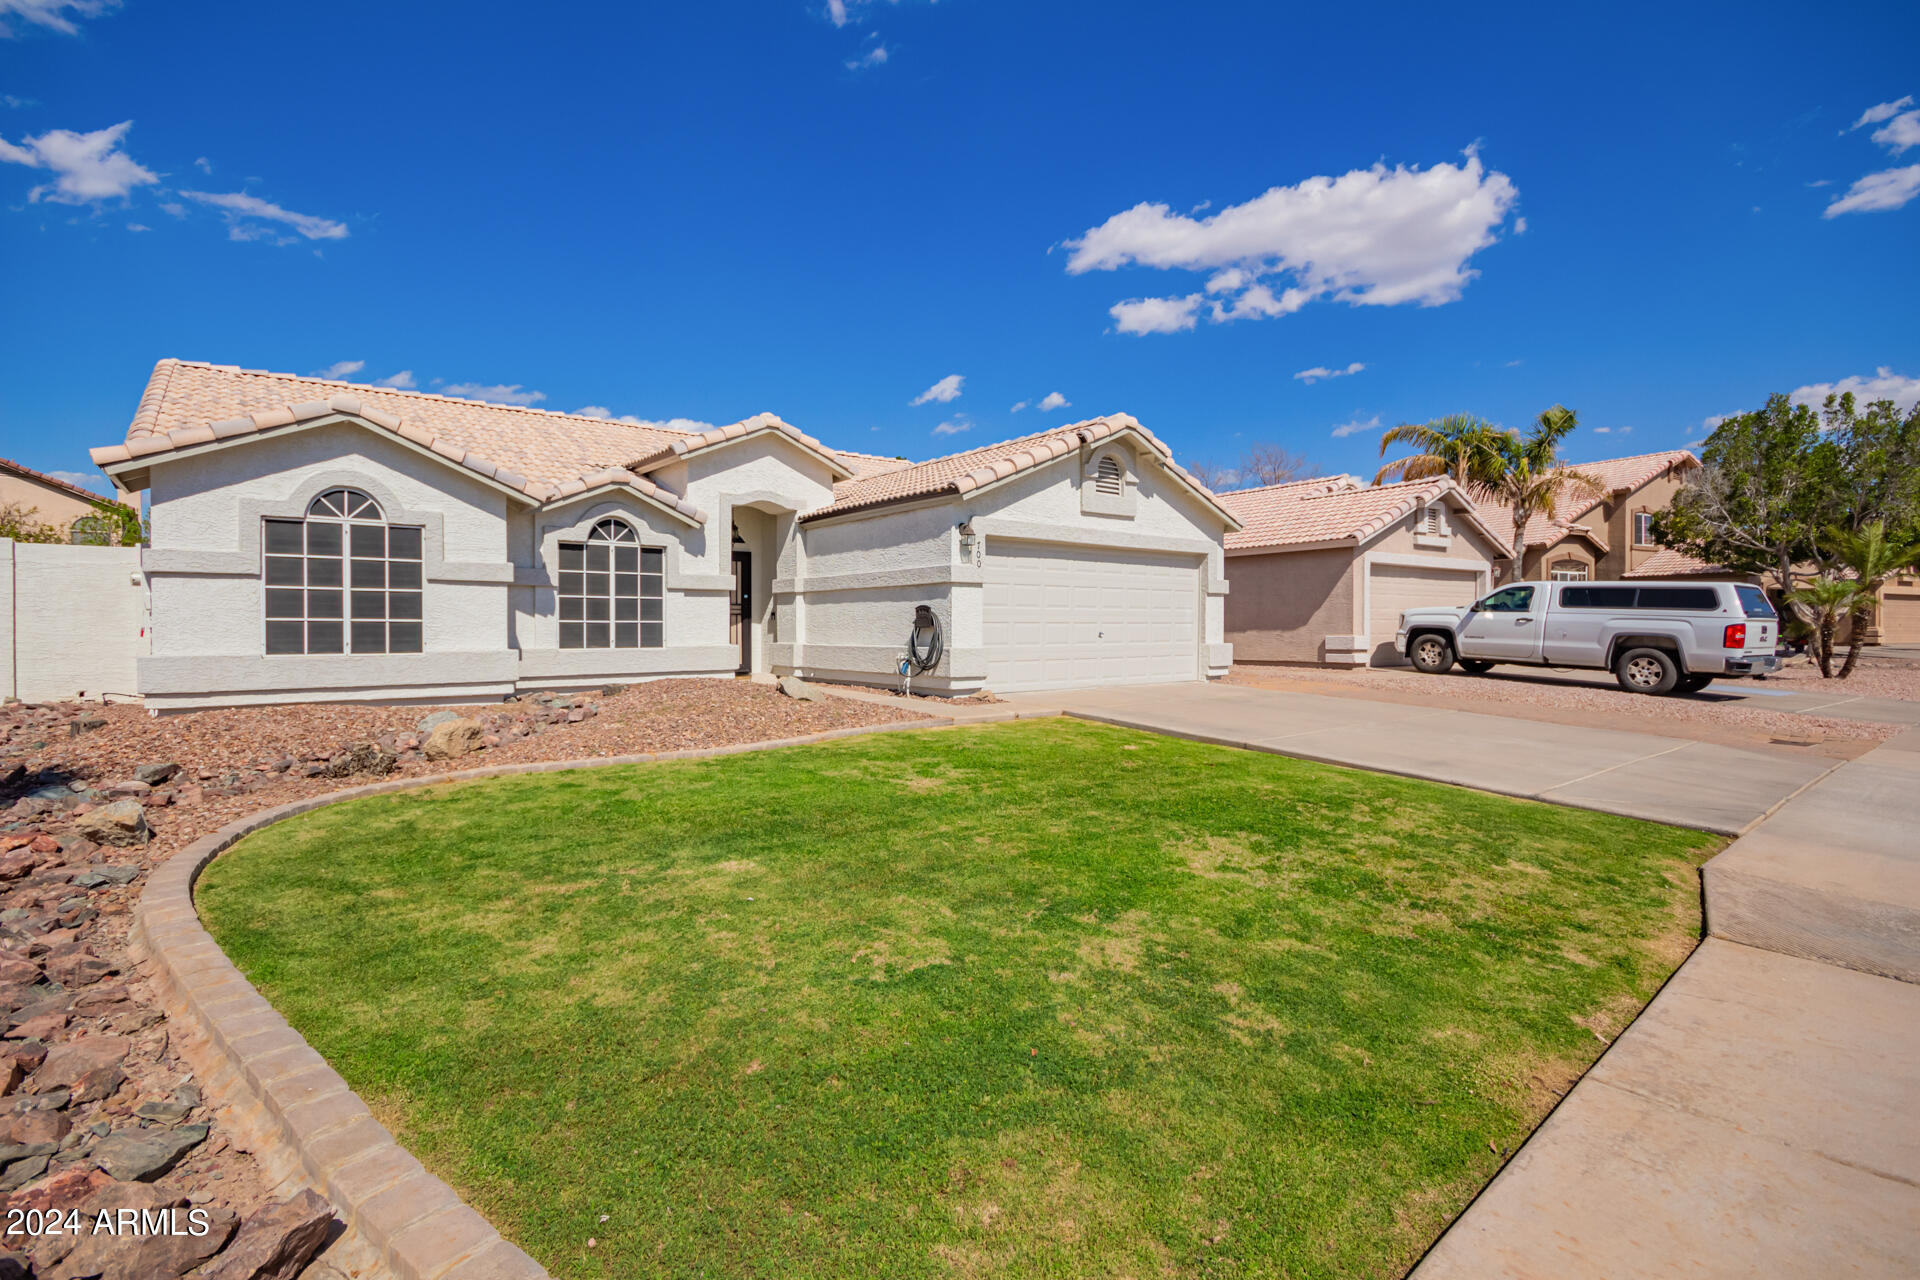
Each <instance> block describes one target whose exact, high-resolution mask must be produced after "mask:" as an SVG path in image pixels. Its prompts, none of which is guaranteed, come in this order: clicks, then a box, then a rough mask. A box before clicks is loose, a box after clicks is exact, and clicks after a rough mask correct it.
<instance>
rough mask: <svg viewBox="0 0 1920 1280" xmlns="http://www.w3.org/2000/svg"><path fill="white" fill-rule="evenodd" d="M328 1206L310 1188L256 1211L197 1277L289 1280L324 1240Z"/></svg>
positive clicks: (329, 1213)
mask: <svg viewBox="0 0 1920 1280" xmlns="http://www.w3.org/2000/svg"><path fill="white" fill-rule="evenodd" d="M332 1222H333V1206H332V1205H330V1204H328V1203H327V1201H326V1200H325V1199H324V1198H323V1197H322V1196H321V1195H320V1194H319V1193H318V1192H315V1191H311V1190H309V1191H302V1192H301V1193H300V1194H299V1195H297V1196H294V1197H292V1198H291V1199H288V1200H283V1201H281V1202H280V1203H279V1204H269V1205H267V1206H265V1207H264V1208H261V1209H259V1210H256V1211H255V1212H254V1215H253V1216H252V1217H251V1218H248V1219H247V1222H246V1225H245V1226H243V1227H241V1228H240V1234H239V1235H238V1236H236V1237H234V1241H233V1247H232V1248H230V1249H228V1250H227V1251H226V1253H225V1254H223V1255H222V1256H221V1257H220V1260H219V1261H218V1262H215V1263H214V1264H213V1265H212V1266H210V1267H208V1268H207V1269H206V1270H204V1271H202V1272H201V1273H200V1275H199V1277H198V1278H197V1280H293V1277H295V1276H297V1275H299V1274H300V1272H301V1270H302V1269H303V1268H305V1267H306V1265H307V1262H308V1261H309V1260H310V1259H311V1258H312V1257H313V1255H314V1254H315V1253H317V1252H319V1250H320V1246H321V1245H322V1244H324V1243H326V1239H327V1228H328V1227H329V1226H330V1225H331V1224H332Z"/></svg>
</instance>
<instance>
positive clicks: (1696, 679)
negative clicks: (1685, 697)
mask: <svg viewBox="0 0 1920 1280" xmlns="http://www.w3.org/2000/svg"><path fill="white" fill-rule="evenodd" d="M1712 683H1713V677H1712V676H1700V675H1684V676H1681V677H1680V684H1679V686H1678V687H1679V690H1680V692H1682V693H1698V692H1700V691H1701V690H1702V689H1704V688H1706V687H1707V686H1708V685H1710V684H1712Z"/></svg>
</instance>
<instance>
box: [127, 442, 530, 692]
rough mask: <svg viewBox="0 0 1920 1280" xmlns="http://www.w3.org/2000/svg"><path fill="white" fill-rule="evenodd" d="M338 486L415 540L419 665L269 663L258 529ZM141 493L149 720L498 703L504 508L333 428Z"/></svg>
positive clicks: (215, 463) (177, 470) (229, 455)
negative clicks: (163, 715)
mask: <svg viewBox="0 0 1920 1280" xmlns="http://www.w3.org/2000/svg"><path fill="white" fill-rule="evenodd" d="M336 485H349V486H352V487H354V488H358V489H360V490H362V491H363V492H365V493H367V494H368V495H369V496H371V497H372V498H373V499H374V500H375V501H376V502H378V503H380V505H381V508H382V510H383V512H384V513H385V515H386V517H387V519H388V521H389V522H390V523H394V524H418V525H420V526H422V529H423V537H422V542H423V544H424V549H425V559H426V564H425V578H426V582H425V587H424V592H423V599H422V615H423V616H422V622H423V626H422V648H423V651H422V652H421V653H418V654H383V655H371V654H362V655H340V654H326V655H321V654H311V655H276V656H273V657H268V656H267V655H266V651H265V649H266V638H265V623H264V620H263V619H264V596H263V591H264V586H263V583H262V579H261V569H262V560H261V551H260V539H261V522H262V520H263V518H264V517H265V516H268V515H275V516H280V515H285V516H295V517H297V516H299V515H301V514H302V513H304V511H305V510H306V505H307V503H308V502H309V501H311V500H312V498H313V497H314V496H315V495H316V494H318V493H319V492H321V491H322V490H324V489H327V488H331V487H334V486H336ZM151 486H152V488H151V494H150V498H149V511H150V519H151V521H152V530H153V532H152V546H151V547H150V548H149V549H148V551H147V554H146V569H147V576H148V580H149V583H150V592H151V616H152V622H151V627H150V632H149V651H148V652H147V653H146V654H145V655H143V656H142V657H141V658H140V677H139V683H140V688H141V691H142V692H143V693H145V694H146V696H147V700H148V705H149V706H152V707H155V708H156V709H159V710H173V709H180V708H185V707H192V706H205V705H221V704H226V703H233V702H248V701H292V700H296V699H298V700H335V699H353V700H372V699H380V700H388V699H407V698H414V699H443V700H444V699H449V698H461V697H498V696H500V695H502V694H504V693H506V692H509V691H511V689H512V687H513V678H514V661H513V656H512V651H511V649H510V648H509V646H508V631H509V627H508V619H509V601H508V589H509V586H510V584H511V583H512V582H513V565H512V563H511V562H510V561H509V559H508V550H507V533H508V521H507V508H508V505H509V499H508V498H507V497H506V495H505V494H504V493H501V492H499V491H497V490H494V489H491V488H489V487H488V486H486V485H485V484H483V483H482V482H480V481H479V480H478V479H477V478H471V477H468V476H465V475H462V474H461V473H459V472H457V471H455V470H453V469H451V468H449V467H447V466H446V465H444V464H443V463H441V462H439V461H437V460H429V459H428V458H426V457H423V456H421V455H420V454H419V453H416V452H414V451H412V450H410V449H408V448H407V447H405V446H404V445H402V444H399V443H398V442H395V441H392V440H390V439H387V438H383V437H382V436H380V435H378V434H376V433H374V432H372V431H369V430H366V429H364V428H360V427H355V426H352V425H349V424H344V423H335V424H331V425H325V426H319V427H315V428H312V429H310V430H306V431H298V432H293V433H289V434H285V435H281V436H277V437H275V438H274V439H273V440H271V441H260V442H258V443H250V444H248V445H245V446H240V447H235V448H228V449H222V450H218V451H214V452H209V453H205V454H201V455H198V456H188V457H180V458H169V459H166V460H163V461H159V462H156V463H155V464H154V466H153V470H152V481H151ZM450 656H457V658H458V661H452V662H450V661H448V658H449V657H450Z"/></svg>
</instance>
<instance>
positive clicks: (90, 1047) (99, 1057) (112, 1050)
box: [33, 1036, 133, 1102]
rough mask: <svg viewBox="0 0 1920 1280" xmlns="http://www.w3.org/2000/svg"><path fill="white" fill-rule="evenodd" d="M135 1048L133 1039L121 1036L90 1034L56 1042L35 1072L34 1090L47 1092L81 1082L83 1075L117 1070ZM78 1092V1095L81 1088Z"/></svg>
mask: <svg viewBox="0 0 1920 1280" xmlns="http://www.w3.org/2000/svg"><path fill="white" fill-rule="evenodd" d="M132 1048H133V1042H132V1041H131V1040H126V1039H123V1038H121V1037H120V1036H88V1037H86V1038H85V1039H82V1040H69V1041H68V1042H67V1043H65V1044H57V1045H55V1046H53V1047H52V1048H51V1049H48V1050H47V1055H46V1061H45V1062H42V1063H41V1064H40V1068H39V1070H38V1071H36V1072H35V1073H34V1078H33V1083H34V1092H36V1093H47V1092H49V1091H51V1090H53V1089H57V1088H59V1087H60V1086H61V1085H78V1084H79V1083H80V1081H81V1080H82V1079H83V1078H85V1077H87V1076H90V1075H93V1074H95V1073H97V1072H100V1071H106V1070H114V1071H117V1070H119V1067H120V1064H121V1063H123V1062H125V1061H126V1060H127V1051H128V1050H130V1049H132ZM122 1078H123V1079H124V1078H125V1077H124V1076H123V1077H122ZM75 1093H76V1096H77V1095H78V1093H79V1090H77V1089H76V1090H75ZM81 1101H83V1102H84V1101H86V1099H84V1098H82V1099H81Z"/></svg>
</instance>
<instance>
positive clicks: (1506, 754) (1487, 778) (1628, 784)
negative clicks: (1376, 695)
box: [954, 683, 1834, 835]
mask: <svg viewBox="0 0 1920 1280" xmlns="http://www.w3.org/2000/svg"><path fill="white" fill-rule="evenodd" d="M1001 709H1003V710H1010V711H1013V712H1015V713H1018V714H1036V713H1045V712H1048V711H1065V712H1066V713H1067V714H1069V715H1075V716H1080V717H1083V718H1086V719H1091V720H1102V721H1106V722H1107V723H1110V724H1121V725H1128V726H1132V727H1135V728H1140V729H1150V730H1153V731H1155V732H1159V733H1173V734H1178V735H1180V736H1182V737H1189V738H1198V739H1202V740H1204V741H1209V742H1219V743H1224V744H1226V745H1228V746H1236V747H1246V748H1250V749H1252V750H1256V751H1271V752H1275V753H1277V754H1280V755H1289V756H1297V757H1300V758H1301V759H1305V760H1320V761H1325V762H1327V763H1330V764H1343V765H1351V766H1353V767H1355V768H1361V769H1373V770H1377V771H1379V772H1382V773H1397V774H1402V775H1405V776H1407V777H1414V778H1426V779H1429V780H1431V781H1434V782H1446V783H1452V784H1454V785H1457V786H1463V787H1474V788H1477V789H1479V790H1482V791H1494V792H1498V793H1500V794H1502V795H1511V796H1521V797H1524V798H1527V799H1531V800H1550V801H1553V802H1554V803H1556V804H1567V805H1574V806H1576V807H1579V808H1583V809H1599V810H1603V811H1605V812H1607V813H1620V814H1626V815H1628V816H1630V817H1635V818H1648V819H1651V820H1653V821H1655V822H1668V823H1673V824H1675V825H1678V826H1686V827H1697V828H1700V829H1702V830H1706V831H1714V832H1718V833H1721V834H1723V835H1739V834H1741V833H1742V832H1744V831H1746V830H1747V829H1748V828H1750V827H1752V826H1753V825H1754V824H1755V823H1756V822H1758V821H1759V820H1760V819H1761V818H1763V817H1765V816H1766V815H1767V814H1768V813H1770V812H1772V811H1773V810H1774V809H1775V808H1776V807H1778V806H1779V805H1780V804H1781V802H1783V801H1784V800H1786V799H1787V797H1789V796H1791V795H1793V794H1795V793H1796V792H1798V791H1800V790H1801V789H1802V788H1804V787H1806V786H1807V785H1809V784H1810V783H1812V782H1814V781H1815V780H1816V779H1818V778H1820V777H1823V776H1824V775H1825V774H1827V773H1828V772H1829V771H1831V770H1832V769H1833V767H1834V763H1833V762H1832V761H1830V760H1823V759H1810V758H1805V757H1796V756H1783V755H1779V754H1775V753H1770V752H1759V751H1745V750H1741V749H1740V748H1737V747H1723V746H1717V745H1714V744H1711V743H1704V742H1676V741H1675V740H1674V739H1672V738H1665V737H1656V736H1654V735H1652V734H1645V733H1627V732H1622V731H1619V730H1614V729H1589V728H1580V727H1577V726H1571V725H1561V724H1549V723H1542V722H1540V721H1534V720H1518V719H1510V718H1507V717H1503V716H1498V715H1487V714H1482V713H1479V712H1472V711H1455V710H1452V709H1449V708H1441V707H1418V706H1406V705H1402V704H1400V703H1393V702H1370V701H1365V700H1362V699H1356V698H1333V697H1321V696H1318V695H1316V694H1310V693H1289V692H1282V691H1279V690H1273V689H1255V688H1249V687H1246V686H1242V685H1223V684H1198V683H1195V684H1169V685H1139V686H1132V687H1123V688H1111V689H1090V690H1082V691H1075V692H1070V693H1046V694H1010V695H1008V696H1007V698H1006V701H1005V703H1003V704H1001ZM954 710H956V711H958V710H960V708H955V709H954ZM980 710H981V711H982V712H990V711H993V710H995V708H993V707H990V706H989V707H982V708H981V709H980ZM982 718H985V717H984V716H983V717H982Z"/></svg>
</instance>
